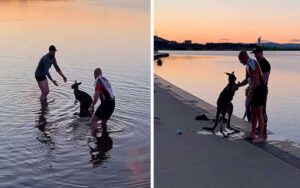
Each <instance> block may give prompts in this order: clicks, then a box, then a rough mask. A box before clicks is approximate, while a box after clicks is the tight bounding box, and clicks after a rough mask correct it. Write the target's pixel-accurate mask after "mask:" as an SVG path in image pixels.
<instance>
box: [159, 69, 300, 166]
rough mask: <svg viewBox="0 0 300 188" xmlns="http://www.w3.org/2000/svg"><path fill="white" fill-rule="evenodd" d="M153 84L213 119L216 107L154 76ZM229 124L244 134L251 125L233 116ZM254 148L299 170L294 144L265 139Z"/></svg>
mask: <svg viewBox="0 0 300 188" xmlns="http://www.w3.org/2000/svg"><path fill="white" fill-rule="evenodd" d="M154 83H155V84H157V85H158V86H159V87H161V88H162V89H164V90H166V91H167V92H168V93H169V94H171V95H172V96H173V97H174V98H176V99H177V100H179V101H181V102H182V103H184V104H186V105H188V106H189V107H190V108H192V109H194V110H196V111H198V110H200V111H204V113H205V114H206V115H207V117H208V118H209V119H213V118H214V117H215V114H216V106H214V105H212V104H210V103H208V102H206V101H204V100H202V99H200V98H198V97H196V96H194V95H193V94H191V93H188V92H186V91H185V90H183V89H181V88H179V87H177V86H175V85H174V84H172V83H170V82H168V81H167V80H165V79H163V78H161V77H160V76H158V75H156V74H154ZM231 124H232V125H233V126H234V127H236V128H239V129H240V130H241V131H242V132H244V133H246V134H247V133H249V132H250V129H251V124H250V123H248V122H247V121H245V120H242V119H241V118H239V117H237V116H235V115H232V120H231ZM253 145H255V144H253ZM256 146H258V147H259V148H261V149H262V150H264V151H266V152H268V153H271V154H272V155H274V156H276V157H278V158H280V159H282V160H284V161H286V162H287V163H289V164H291V165H293V166H295V167H297V168H298V169H300V148H299V147H297V146H295V145H294V142H291V141H274V140H269V141H268V139H267V141H266V143H265V144H263V145H260V144H258V145H256Z"/></svg>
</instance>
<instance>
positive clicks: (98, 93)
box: [89, 90, 100, 111]
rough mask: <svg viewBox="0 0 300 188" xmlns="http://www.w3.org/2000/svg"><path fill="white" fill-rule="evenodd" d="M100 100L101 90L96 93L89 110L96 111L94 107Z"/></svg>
mask: <svg viewBox="0 0 300 188" xmlns="http://www.w3.org/2000/svg"><path fill="white" fill-rule="evenodd" d="M99 98H100V90H96V91H95V93H94V99H93V102H92V104H91V106H90V108H89V111H92V110H93V109H94V106H95V105H96V104H97V102H98V99H99Z"/></svg>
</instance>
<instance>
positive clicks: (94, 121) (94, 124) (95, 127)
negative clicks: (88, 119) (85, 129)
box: [92, 115, 99, 137]
mask: <svg viewBox="0 0 300 188" xmlns="http://www.w3.org/2000/svg"><path fill="white" fill-rule="evenodd" d="M98 121H99V119H98V117H97V116H95V115H94V116H93V118H92V135H93V136H94V137H96V136H97V133H98V124H97V122H98Z"/></svg>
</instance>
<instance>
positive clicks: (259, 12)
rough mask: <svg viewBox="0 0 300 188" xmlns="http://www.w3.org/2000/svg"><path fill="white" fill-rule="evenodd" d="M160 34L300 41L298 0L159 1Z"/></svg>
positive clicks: (178, 38)
mask: <svg viewBox="0 0 300 188" xmlns="http://www.w3.org/2000/svg"><path fill="white" fill-rule="evenodd" d="M154 7H155V10H154V13H155V15H154V26H155V27H154V30H155V32H156V33H157V35H159V36H161V37H163V38H166V39H169V40H176V41H178V42H182V41H184V40H187V39H190V40H192V41H193V42H200V43H206V42H255V41H257V38H258V37H259V36H261V37H262V39H263V40H267V41H273V42H280V43H288V42H298V43H300V22H299V18H300V11H299V7H300V1H298V0H285V1H282V0H263V1H262V0H252V1H249V0H210V1H207V0H185V1H182V0H164V1H159V0H156V1H155V3H154Z"/></svg>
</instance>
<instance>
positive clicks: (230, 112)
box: [227, 103, 240, 133]
mask: <svg viewBox="0 0 300 188" xmlns="http://www.w3.org/2000/svg"><path fill="white" fill-rule="evenodd" d="M227 113H228V121H227V128H228V129H230V130H233V131H234V132H233V133H239V132H240V131H239V130H237V129H235V128H233V127H231V125H230V120H231V116H232V113H233V104H232V103H230V104H229V105H228V108H227Z"/></svg>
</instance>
